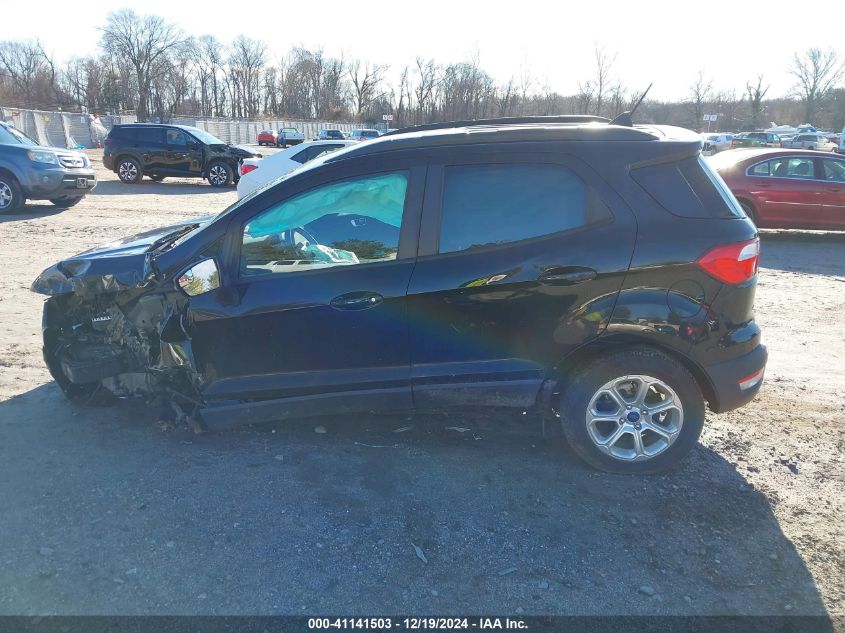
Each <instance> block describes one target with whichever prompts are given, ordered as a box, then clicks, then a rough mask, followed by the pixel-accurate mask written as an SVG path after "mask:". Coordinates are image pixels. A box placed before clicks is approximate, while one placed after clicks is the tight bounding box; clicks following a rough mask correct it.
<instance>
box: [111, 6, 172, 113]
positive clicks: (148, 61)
mask: <svg viewBox="0 0 845 633" xmlns="http://www.w3.org/2000/svg"><path fill="white" fill-rule="evenodd" d="M100 30H101V31H102V34H103V35H102V40H101V43H102V46H103V48H104V49H105V51H106V52H107V53H109V54H110V55H112V57H113V58H116V59H119V60H120V61H121V62H123V63H124V64H128V65H130V66H131V67H132V69H133V70H134V71H135V77H136V81H137V83H138V85H137V88H138V107H137V116H138V120H139V121H145V120H146V119H147V116H148V112H149V107H148V106H149V100H150V85H151V83H152V80H153V78H154V73H155V72H156V69H159V70H160V69H162V68H163V67H164V66H166V64H162V63H161V62H162V60H163V58H164V57H166V56H167V54H168V53H169V52H171V51H172V50H173V49H174V48H176V47H177V46H178V45H179V44H180V43H181V42H183V41H184V37H183V35H182V31H181V30H180V29H179V28H178V27H177V26H176V25H174V24H170V23H169V22H166V21H165V20H164V18H162V17H159V16H157V15H144V16H141V15H138V14H137V13H135V12H134V11H133V10H132V9H120V10H119V11H115V12H113V13H109V15H108V17H107V18H106V25H105V26H104V27H102V29H100Z"/></svg>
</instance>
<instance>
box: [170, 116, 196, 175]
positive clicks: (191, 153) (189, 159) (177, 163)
mask: <svg viewBox="0 0 845 633" xmlns="http://www.w3.org/2000/svg"><path fill="white" fill-rule="evenodd" d="M165 140H166V141H167V169H168V173H170V174H173V175H174V176H180V175H185V176H188V175H194V174H196V173H197V172H199V171H201V164H202V150H201V149H199V150H198V141H197V140H196V139H194V137H192V136H190V135H188V134H187V133H186V132H184V131H183V130H179V129H177V128H168V129H167V132H166V133H165Z"/></svg>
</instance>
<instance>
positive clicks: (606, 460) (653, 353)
mask: <svg viewBox="0 0 845 633" xmlns="http://www.w3.org/2000/svg"><path fill="white" fill-rule="evenodd" d="M637 375H640V376H648V377H652V378H655V379H656V380H658V381H660V382H661V383H663V385H662V386H668V387H669V388H670V389H671V390H672V391H674V393H675V395H676V396H677V398H678V400H679V401H680V404H681V407H682V414H681V413H680V412H673V413H672V414H671V415H679V416H680V419H681V420H682V422H681V424H680V428H679V429H678V430H677V433H676V434H675V435H673V436H672V437H673V440H672V441H671V442H668V440H667V442H668V444H667V446H666V447H665V448H663V449H662V450H660V451H657V450H656V449H655V447H659V445H660V444H659V443H660V442H663V441H664V440H663V439H662V438H661V437H660V436H659V435H657V434H655V433H654V432H653V431H649V430H648V429H645V428H643V430H637V431H636V432H637V433H638V434H639V435H640V437H641V438H643V440H642V441H643V443H645V441H646V440H649V441H652V442H655V443H652V444H651V445H650V446H649V448H651V449H652V450H655V454H654V456H653V457H650V458H646V459H643V460H641V461H629V460H627V459H623V458H621V457H615V456H612V455H610V454H609V453H608V452H606V451H604V450H602V449H600V448H599V446H598V445H597V443H596V442H595V441H594V440H593V439H592V437H591V435H590V432H589V431H588V423H587V416H588V408H589V406H590V403H591V400H592V399H593V398H594V397H595V396H596V395H597V394H598V393H599V392H600V391H601V388H602V387H603V386H605V385H606V384H607V383H609V382H611V381H613V380H615V379H617V378H623V377H627V376H632V377H633V376H637ZM640 384H645V383H640ZM595 406H596V407H597V406H598V403H597V404H596V405H595ZM611 406H616V405H615V404H613V403H612V402H611ZM648 406H652V405H651V404H649V405H648ZM655 406H656V404H655ZM630 409H631V407H626V408H625V409H623V408H622V407H621V406H620V407H619V413H616V412H613V413H609V414H607V415H608V416H609V417H611V418H614V420H613V421H609V422H608V424H610V425H614V424H616V425H617V427H618V426H620V425H619V424H618V422H616V420H615V416H616V415H620V414H624V415H626V416H628V415H635V416H637V422H635V421H634V420H633V419H631V418H630V417H628V418H627V419H628V420H630V421H631V422H632V423H635V424H638V423H643V424H645V420H647V419H648V416H645V417H641V416H640V414H639V412H638V411H636V406H634V411H629V410H630ZM667 415H669V414H667ZM560 417H561V423H562V424H563V432H564V435H565V436H566V439H567V440H568V442H569V444H570V446H571V447H572V449H573V450H574V451H575V453H576V454H577V455H578V456H579V457H580V458H581V459H583V460H584V461H585V462H587V463H588V464H589V465H591V466H593V467H594V468H597V469H599V470H603V471H605V472H609V473H618V474H652V473H661V472H665V471H667V470H670V469H672V468H674V467H675V466H677V465H678V463H679V462H680V461H681V460H682V459H683V458H684V456H685V455H686V454H687V453H689V451H690V450H691V449H692V448H693V447H694V446H695V444H696V442H697V441H698V438H699V436H700V435H701V429H702V428H703V426H704V398H703V397H702V395H701V389H700V388H699V386H698V383H696V381H695V378H693V376H692V374H690V372H689V371H688V370H687V369H686V367H684V366H683V365H682V364H681V363H679V362H678V361H677V360H675V359H674V358H672V357H670V356H667V355H666V354H664V353H662V352H660V351H658V350H656V349H653V348H647V347H637V348H629V349H625V350H620V351H615V352H608V353H607V354H606V355H603V356H600V357H598V358H594V359H592V360H591V361H588V362H587V363H586V364H584V365H582V366H580V367H577V368H575V370H574V371H573V376H572V378H571V379H569V380H568V383H567V384H566V385H564V388H563V389H562V390H561V394H560ZM668 419H669V418H667V420H668ZM621 421H622V420H621V419H620V422H621ZM636 428H637V429H640V428H641V427H640V426H637V427H636ZM608 432H609V433H610V432H612V431H608ZM626 437H630V442H631V443H633V442H634V437H633V435H631V434H624V435H622V436H620V439H621V438H626ZM614 446H616V445H615V444H614ZM619 450H620V451H621V450H624V448H623V449H619ZM630 450H635V449H633V448H632V449H630Z"/></svg>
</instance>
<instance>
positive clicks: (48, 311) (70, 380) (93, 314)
mask: <svg viewBox="0 0 845 633" xmlns="http://www.w3.org/2000/svg"><path fill="white" fill-rule="evenodd" d="M197 226H199V225H198V224H189V225H182V226H179V227H176V228H174V227H168V229H162V230H159V231H153V232H149V233H146V234H142V235H140V236H133V237H132V238H127V239H126V240H122V241H120V242H117V243H115V244H112V245H109V246H106V247H104V248H101V249H97V250H94V251H89V252H87V253H83V254H81V255H78V256H76V257H74V258H71V259H69V260H65V261H62V262H59V263H58V264H56V265H55V266H51V267H50V268H48V269H46V270H45V271H44V272H43V273H41V275H39V277H38V278H37V279H36V280H35V282H34V283H33V284H32V290H33V291H34V292H37V293H40V294H44V295H47V296H48V297H49V298H48V299H47V301H46V302H45V305H44V314H43V320H42V332H43V339H44V347H43V353H44V361H45V362H46V364H47V367H48V368H49V370H50V373H51V375H52V376H53V378H54V379H55V380H56V382H57V383H58V384H59V386H60V387H61V388H62V390H63V391H64V393H65V394H66V395H67V396H68V397H69V398H71V399H73V400H88V399H90V398H91V397H92V396H93V395H94V394H95V393H96V392H98V391H99V390H101V389H105V390H107V391H108V392H110V393H111V394H113V395H115V396H118V397H140V398H143V399H145V400H146V401H147V402H148V403H150V404H155V405H161V406H165V407H167V408H174V409H176V411H177V413H180V412H181V411H182V410H183V409H186V410H189V411H193V412H195V411H196V410H197V409H198V407H200V406H201V405H202V398H201V396H200V393H199V389H198V386H199V383H200V375H199V374H198V372H197V369H196V364H195V361H194V356H193V350H192V348H191V337H190V334H189V332H188V327H187V325H186V319H187V304H188V300H189V296H190V295H189V293H188V292H186V291H184V290H183V289H182V288H181V287H180V284H182V283H183V279H184V276H183V278H179V279H174V278H173V277H172V276H168V275H167V274H165V273H163V272H162V271H161V270H160V268H159V266H158V264H157V261H156V256H157V255H158V254H160V253H161V252H162V250H163V249H167V248H169V247H170V246H171V245H172V244H173V243H174V242H175V241H176V240H178V239H179V237H181V236H182V235H184V234H186V233H187V232H189V231H191V230H193V229H194V228H196V227H197ZM188 281H192V280H188ZM174 404H176V406H175V407H174V406H173V405H174Z"/></svg>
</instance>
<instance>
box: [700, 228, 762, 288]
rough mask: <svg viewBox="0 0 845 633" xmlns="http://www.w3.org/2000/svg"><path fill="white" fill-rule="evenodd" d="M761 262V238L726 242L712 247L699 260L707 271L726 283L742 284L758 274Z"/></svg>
mask: <svg viewBox="0 0 845 633" xmlns="http://www.w3.org/2000/svg"><path fill="white" fill-rule="evenodd" d="M759 263H760V240H759V238H756V237H755V238H754V239H753V240H748V241H747V242H738V243H736V244H725V245H723V246H717V247H716V248H713V249H710V250H709V251H707V252H706V253H704V255H702V256H701V257H700V258H699V260H698V265H699V266H700V267H701V268H702V269H703V270H704V271H705V272H707V273H709V274H710V275H712V276H713V277H715V278H716V279H718V280H719V281H723V282H725V283H726V284H733V285H737V284H741V283H744V282H746V281H748V280H749V279H751V278H752V277H754V275H756V274H757V267H758V265H759Z"/></svg>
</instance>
